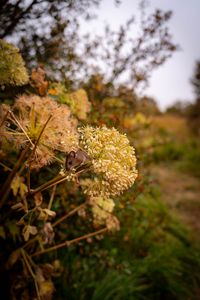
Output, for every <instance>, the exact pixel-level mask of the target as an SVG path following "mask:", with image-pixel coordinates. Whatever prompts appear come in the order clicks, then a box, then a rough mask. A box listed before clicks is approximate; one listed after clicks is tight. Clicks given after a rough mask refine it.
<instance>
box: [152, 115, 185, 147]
mask: <svg viewBox="0 0 200 300" xmlns="http://www.w3.org/2000/svg"><path fill="white" fill-rule="evenodd" d="M152 123H153V124H154V125H155V126H156V127H158V128H161V129H165V130H166V131H167V132H169V133H171V134H173V135H175V136H176V137H178V138H180V140H181V141H183V140H185V139H187V137H188V127H187V123H186V119H185V118H184V117H181V116H175V115H171V114H165V115H161V116H154V117H152Z"/></svg>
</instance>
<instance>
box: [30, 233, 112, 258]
mask: <svg viewBox="0 0 200 300" xmlns="http://www.w3.org/2000/svg"><path fill="white" fill-rule="evenodd" d="M107 230H108V229H107V228H106V227H105V228H102V229H100V230H97V231H95V232H92V233H88V234H85V235H83V236H80V237H78V238H75V239H73V240H71V241H65V242H63V243H61V244H58V245H55V246H53V247H50V248H47V249H44V250H42V251H38V252H35V253H34V254H32V255H31V257H33V256H38V255H41V254H44V253H47V252H51V251H54V250H58V249H60V248H63V247H69V246H71V245H72V244H75V243H78V242H80V241H82V240H85V239H87V238H89V237H92V236H95V235H97V234H101V233H103V232H106V231H107Z"/></svg>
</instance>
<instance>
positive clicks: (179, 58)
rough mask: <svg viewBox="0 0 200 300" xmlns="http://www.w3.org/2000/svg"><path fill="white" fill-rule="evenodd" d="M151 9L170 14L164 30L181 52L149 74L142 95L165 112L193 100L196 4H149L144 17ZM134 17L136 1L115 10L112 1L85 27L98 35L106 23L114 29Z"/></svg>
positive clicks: (176, 0) (195, 0) (199, 16)
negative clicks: (170, 16)
mask: <svg viewBox="0 0 200 300" xmlns="http://www.w3.org/2000/svg"><path fill="white" fill-rule="evenodd" d="M154 8H160V9H162V10H164V11H166V10H172V12H173V15H172V18H171V19H170V21H169V22H168V26H169V28H170V33H171V34H172V36H173V41H174V42H175V43H176V44H179V45H180V47H181V50H179V51H177V52H176V53H174V54H173V56H172V58H170V59H169V60H168V61H167V62H166V63H165V64H164V65H162V66H161V67H159V68H158V69H157V70H155V71H154V72H153V74H152V77H151V79H150V81H149V87H148V88H147V89H146V90H145V91H144V94H146V95H148V96H152V97H153V98H155V100H156V101H157V102H158V104H159V106H160V108H161V109H165V108H166V107H167V106H169V105H171V104H173V103H174V102H175V101H177V100H182V101H193V100H194V98H195V95H194V94H193V88H192V85H191V83H190V78H191V77H192V75H193V72H194V67H195V62H196V61H197V60H199V59H200V37H199V33H198V24H199V22H200V0H190V1H188V0H173V1H170V0H150V1H149V7H148V8H147V13H148V12H150V11H152V9H154ZM138 14H139V10H138V1H136V0H122V1H121V5H120V6H119V7H118V8H116V7H115V5H114V1H113V0H103V1H102V3H101V4H100V7H99V9H98V19H97V20H95V21H93V24H89V26H88V28H87V29H89V28H92V30H93V31H95V32H98V33H99V32H101V31H102V29H103V27H104V24H106V23H107V24H110V26H111V28H113V29H117V28H118V27H119V26H120V25H121V24H124V23H125V22H126V20H127V19H128V18H130V17H131V16H132V15H135V17H136V18H137V17H138ZM89 23H90V22H89ZM86 27H87V26H86ZM87 29H86V30H87Z"/></svg>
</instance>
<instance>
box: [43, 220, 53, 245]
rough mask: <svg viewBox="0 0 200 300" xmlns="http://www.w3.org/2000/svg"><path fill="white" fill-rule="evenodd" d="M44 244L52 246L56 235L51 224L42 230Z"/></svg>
mask: <svg viewBox="0 0 200 300" xmlns="http://www.w3.org/2000/svg"><path fill="white" fill-rule="evenodd" d="M41 235H42V242H43V244H44V245H45V244H52V242H53V239H54V236H55V233H54V231H53V227H52V226H51V223H50V222H47V223H45V224H44V227H43V229H42V230H41Z"/></svg>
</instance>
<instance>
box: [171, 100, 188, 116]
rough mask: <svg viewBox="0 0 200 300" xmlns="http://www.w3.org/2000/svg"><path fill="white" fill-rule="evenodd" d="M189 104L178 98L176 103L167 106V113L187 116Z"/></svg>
mask: <svg viewBox="0 0 200 300" xmlns="http://www.w3.org/2000/svg"><path fill="white" fill-rule="evenodd" d="M189 106H190V104H189V103H188V102H185V101H182V100H178V101H176V102H175V103H174V104H172V105H170V106H168V107H167V109H166V113H170V114H174V115H179V116H185V115H187V113H188V108H189Z"/></svg>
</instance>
